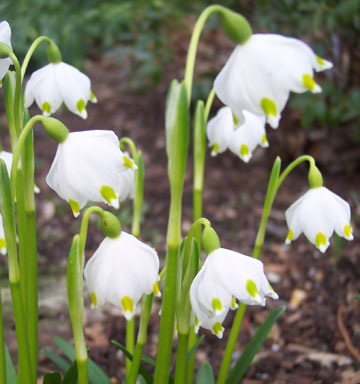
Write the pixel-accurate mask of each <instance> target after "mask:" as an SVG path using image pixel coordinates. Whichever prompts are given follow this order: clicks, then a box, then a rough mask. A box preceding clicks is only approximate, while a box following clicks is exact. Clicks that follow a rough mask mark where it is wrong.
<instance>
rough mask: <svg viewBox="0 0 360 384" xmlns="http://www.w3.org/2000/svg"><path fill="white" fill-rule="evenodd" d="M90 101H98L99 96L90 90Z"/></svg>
mask: <svg viewBox="0 0 360 384" xmlns="http://www.w3.org/2000/svg"><path fill="white" fill-rule="evenodd" d="M90 101H91V102H92V103H97V98H96V96H95V95H94V92H93V91H91V90H90Z"/></svg>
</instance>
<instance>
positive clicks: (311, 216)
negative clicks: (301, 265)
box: [285, 187, 353, 252]
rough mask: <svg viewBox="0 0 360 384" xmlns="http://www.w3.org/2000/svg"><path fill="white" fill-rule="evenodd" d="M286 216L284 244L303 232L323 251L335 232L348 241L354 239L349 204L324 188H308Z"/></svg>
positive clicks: (287, 211)
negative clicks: (287, 231) (286, 228)
mask: <svg viewBox="0 0 360 384" xmlns="http://www.w3.org/2000/svg"><path fill="white" fill-rule="evenodd" d="M285 215H286V222H287V225H288V227H289V233H288V235H287V238H286V241H285V242H286V244H290V243H291V241H292V240H296V239H297V238H298V237H299V236H300V234H301V233H302V232H304V234H305V236H306V237H307V238H308V240H309V241H310V242H311V243H312V244H314V245H316V247H317V248H318V249H319V250H320V251H321V252H325V251H326V249H327V248H328V246H329V244H330V243H329V238H330V237H331V236H332V234H333V232H334V231H335V232H336V233H337V234H338V235H339V236H341V237H345V238H346V239H347V240H352V239H353V230H352V227H351V224H350V206H349V204H348V203H347V202H346V201H345V200H343V199H342V198H341V197H339V196H338V195H336V194H335V193H333V192H331V191H329V190H328V189H327V188H325V187H319V188H311V189H310V190H309V191H307V192H306V193H305V194H304V195H303V196H301V197H300V199H298V200H297V201H295V203H294V204H292V205H291V206H290V207H289V208H288V209H287V210H286V212H285Z"/></svg>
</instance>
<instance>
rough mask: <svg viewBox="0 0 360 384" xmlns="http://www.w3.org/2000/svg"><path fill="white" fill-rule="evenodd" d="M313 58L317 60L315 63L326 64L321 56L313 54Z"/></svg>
mask: <svg viewBox="0 0 360 384" xmlns="http://www.w3.org/2000/svg"><path fill="white" fill-rule="evenodd" d="M315 58H316V61H317V63H318V64H319V65H322V66H324V65H326V62H325V60H324V59H323V58H321V57H320V56H318V55H315Z"/></svg>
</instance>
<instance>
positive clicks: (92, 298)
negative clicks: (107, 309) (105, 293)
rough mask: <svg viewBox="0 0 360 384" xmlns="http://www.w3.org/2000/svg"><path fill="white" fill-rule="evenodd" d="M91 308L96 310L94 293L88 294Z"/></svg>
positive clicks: (96, 302) (96, 303)
mask: <svg viewBox="0 0 360 384" xmlns="http://www.w3.org/2000/svg"><path fill="white" fill-rule="evenodd" d="M90 300H91V307H92V308H96V307H97V305H98V301H97V297H96V293H95V292H91V293H90Z"/></svg>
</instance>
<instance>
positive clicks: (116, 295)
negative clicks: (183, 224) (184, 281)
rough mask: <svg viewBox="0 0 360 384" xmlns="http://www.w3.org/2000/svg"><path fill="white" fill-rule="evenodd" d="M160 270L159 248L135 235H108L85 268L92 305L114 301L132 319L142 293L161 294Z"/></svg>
mask: <svg viewBox="0 0 360 384" xmlns="http://www.w3.org/2000/svg"><path fill="white" fill-rule="evenodd" d="M158 272H159V258H158V255H157V253H156V251H155V250H154V249H153V248H151V247H149V246H148V245H146V244H144V243H142V242H141V241H139V240H138V239H137V238H136V237H134V236H132V235H130V234H128V233H125V232H121V234H120V236H119V237H117V238H116V239H110V238H108V237H107V238H105V240H103V242H102V243H101V244H100V246H99V248H98V249H97V251H96V252H95V254H94V255H93V256H92V257H91V259H90V260H89V261H88V263H87V264H86V266H85V270H84V275H85V279H86V282H87V285H88V287H89V291H90V298H91V305H92V307H93V308H94V307H97V306H99V305H102V304H104V303H105V302H109V303H112V304H114V305H117V306H120V307H121V309H122V311H123V312H124V316H125V317H126V319H127V320H130V319H131V318H132V317H133V316H134V313H135V307H136V304H137V303H138V301H139V300H140V299H141V296H142V295H144V294H146V295H148V294H150V293H154V294H155V295H157V296H159V295H160V291H159V286H158Z"/></svg>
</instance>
